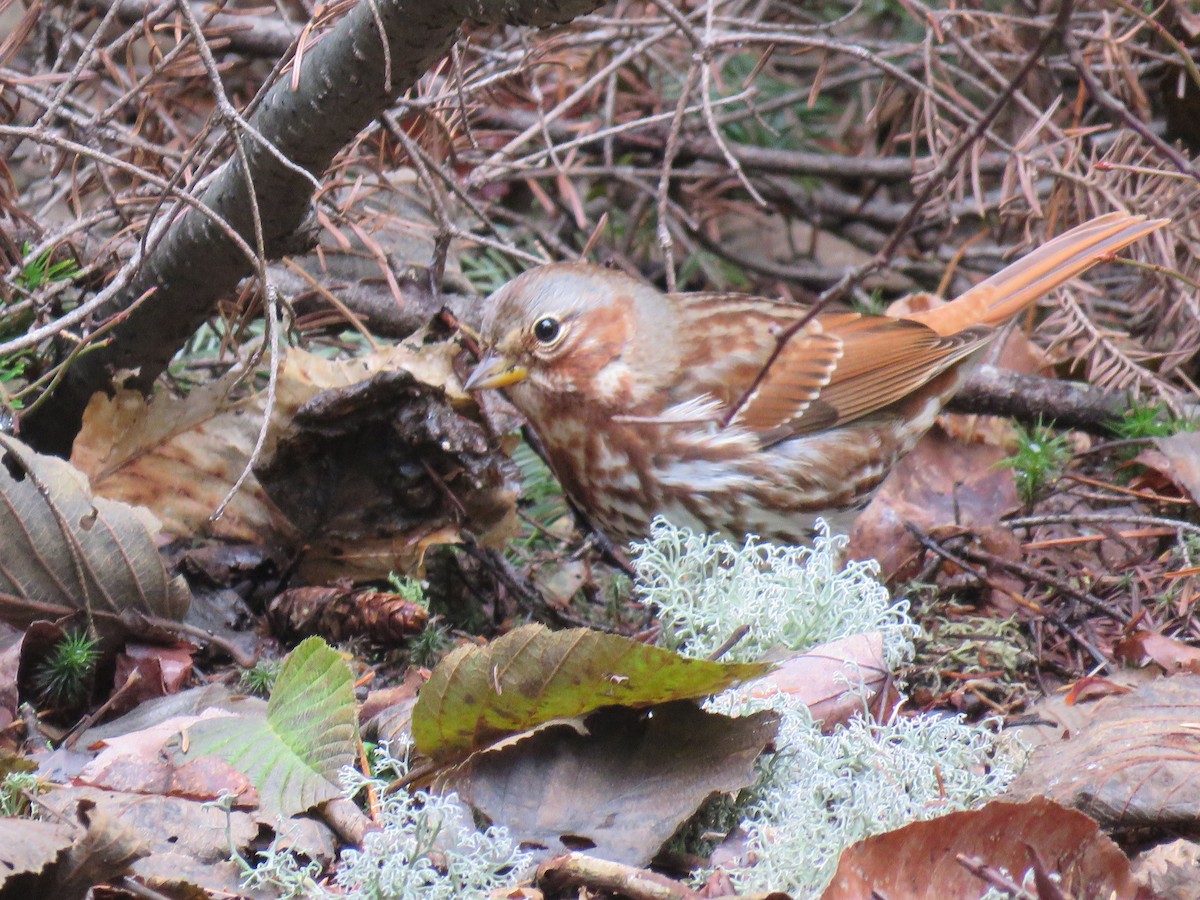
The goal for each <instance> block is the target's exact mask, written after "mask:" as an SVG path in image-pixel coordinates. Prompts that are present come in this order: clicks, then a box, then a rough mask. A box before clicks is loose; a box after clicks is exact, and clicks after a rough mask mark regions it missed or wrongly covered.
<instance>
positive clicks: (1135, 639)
mask: <svg viewBox="0 0 1200 900" xmlns="http://www.w3.org/2000/svg"><path fill="white" fill-rule="evenodd" d="M1113 656H1114V657H1115V658H1117V659H1119V660H1120V661H1121V662H1124V663H1126V664H1127V665H1132V666H1144V665H1146V664H1147V663H1150V662H1154V663H1156V664H1157V665H1159V666H1161V667H1162V670H1163V671H1164V672H1166V673H1167V674H1168V675H1175V674H1178V673H1179V672H1191V673H1192V674H1193V675H1200V647H1193V646H1192V645H1190V644H1185V643H1184V642H1183V641H1180V640H1178V639H1176V638H1173V637H1168V636H1167V635H1165V634H1155V633H1154V632H1151V631H1136V632H1134V633H1133V634H1131V635H1129V636H1128V637H1127V638H1124V639H1123V640H1121V641H1120V642H1119V643H1117V644H1116V645H1115V646H1114V647H1113Z"/></svg>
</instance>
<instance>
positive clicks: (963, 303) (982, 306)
mask: <svg viewBox="0 0 1200 900" xmlns="http://www.w3.org/2000/svg"><path fill="white" fill-rule="evenodd" d="M1169 221H1170V220H1169V219H1147V218H1146V217H1145V216H1131V215H1127V214H1126V213H1109V214H1108V215H1105V216H1100V217H1099V218H1095V219H1092V220H1091V221H1089V222H1084V223H1083V224H1082V225H1077V226H1076V227H1074V228H1072V229H1071V230H1070V231H1067V232H1064V233H1063V234H1060V235H1059V236H1058V237H1056V238H1054V239H1053V240H1050V241H1048V242H1046V243H1045V244H1043V245H1042V246H1040V247H1038V248H1037V249H1036V250H1034V251H1033V252H1032V253H1029V254H1028V255H1026V256H1023V257H1021V259H1019V260H1017V261H1016V262H1015V263H1013V264H1012V265H1011V266H1008V267H1006V268H1004V269H1001V270H1000V271H999V272H997V273H996V274H995V275H993V276H992V277H991V278H988V279H987V280H986V281H981V282H980V283H979V284H977V285H975V286H974V287H973V288H971V289H970V290H968V291H967V292H966V293H964V294H963V295H962V296H961V297H957V298H956V299H955V300H954V301H953V302H951V303H947V304H945V305H944V306H940V307H938V308H937V309H931V310H928V311H926V312H921V313H914V314H913V315H908V316H905V317H904V318H906V319H914V320H916V321H918V322H921V323H923V324H925V325H928V326H929V327H930V328H932V329H933V330H934V331H936V332H937V333H938V334H941V335H951V334H956V333H958V332H959V331H962V330H963V329H964V328H968V327H970V326H972V325H990V326H992V327H996V326H999V325H1002V324H1004V323H1005V322H1007V321H1008V320H1009V319H1011V318H1012V317H1013V316H1015V315H1016V314H1017V313H1019V312H1020V311H1021V310H1023V309H1024V308H1025V307H1026V306H1028V305H1029V304H1030V303H1032V302H1033V301H1034V300H1037V299H1038V298H1039V297H1041V296H1043V295H1045V294H1047V293H1049V292H1050V291H1052V290H1054V288H1056V287H1058V286H1059V285H1060V284H1062V283H1063V282H1065V281H1068V280H1069V279H1071V278H1074V277H1075V276H1076V275H1079V274H1081V273H1083V272H1086V271H1087V270H1088V269H1090V268H1091V267H1092V266H1094V265H1096V263H1099V262H1103V261H1104V260H1105V259H1107V258H1108V257H1110V256H1111V255H1112V254H1114V253H1116V252H1117V251H1118V250H1121V249H1122V248H1124V247H1127V246H1129V245H1130V244H1132V243H1133V242H1134V241H1136V240H1138V238H1141V237H1144V236H1145V235H1147V234H1149V233H1150V232H1152V231H1156V230H1157V229H1159V228H1162V227H1163V226H1164V225H1166V224H1167V223H1168V222H1169Z"/></svg>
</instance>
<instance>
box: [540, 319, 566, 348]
mask: <svg viewBox="0 0 1200 900" xmlns="http://www.w3.org/2000/svg"><path fill="white" fill-rule="evenodd" d="M561 327H562V326H560V325H559V323H558V319H551V318H549V317H547V318H545V319H539V320H538V322H537V324H536V325H534V326H533V336H534V337H535V338H537V339H538V341H539V342H540V343H542V344H552V343H553V342H554V339H555V338H556V337H558V332H559V330H560V329H561Z"/></svg>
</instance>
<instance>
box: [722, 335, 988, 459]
mask: <svg viewBox="0 0 1200 900" xmlns="http://www.w3.org/2000/svg"><path fill="white" fill-rule="evenodd" d="M992 333H993V330H992V329H990V328H969V329H966V330H964V331H962V332H959V333H958V334H955V335H950V336H947V337H943V336H941V335H939V334H937V333H936V332H935V331H933V330H932V329H931V328H929V327H927V326H925V325H922V324H920V323H919V322H912V321H908V320H905V319H890V318H886V317H881V316H860V315H856V314H852V313H851V314H835V315H832V316H818V317H816V318H814V319H813V320H812V321H811V322H809V323H808V324H807V325H806V326H805V327H804V328H803V329H802V330H801V331H800V332H799V333H797V334H796V335H794V336H792V337H791V338H790V339H788V340H787V341H786V342H785V343H784V345H783V346H782V347H781V348H780V349H779V352H778V354H777V355H776V356H775V358H774V359H773V360H771V361H770V362H769V364H767V365H766V366H765V367H764V368H763V369H761V370H760V372H759V374H758V375H757V377H756V380H755V381H753V382H751V383H750V384H748V385H746V387H745V390H744V393H743V397H742V399H741V401H740V402H739V403H737V406H736V409H735V411H734V413H733V415H732V416H731V417H730V418H729V423H730V424H731V425H736V426H739V427H741V428H746V429H749V430H750V431H753V432H755V433H757V434H760V435H763V437H764V439H765V440H767V441H770V440H775V439H778V438H780V437H785V436H797V435H804V434H809V433H811V432H814V431H819V430H821V429H824V428H833V427H836V426H838V425H842V424H845V423H847V422H852V421H854V420H855V419H859V418H861V417H863V416H865V415H868V414H870V413H872V412H875V411H876V410H879V409H883V408H884V407H886V406H890V405H891V404H893V403H895V402H897V401H899V400H902V399H904V398H905V397H907V396H908V395H909V394H911V393H912V392H913V391H916V390H917V389H918V388H920V387H921V386H922V385H924V384H926V383H927V382H928V381H930V380H931V379H933V378H934V377H936V376H937V375H939V374H940V373H942V372H944V371H945V370H946V369H947V368H949V367H950V366H952V365H954V364H955V363H956V362H958V361H959V360H961V359H963V357H965V356H967V355H969V354H970V353H971V352H973V351H974V350H975V349H976V348H977V347H979V346H980V345H981V344H983V343H984V342H985V341H986V340H987V339H988V338H989V337H990V336H991V334H992Z"/></svg>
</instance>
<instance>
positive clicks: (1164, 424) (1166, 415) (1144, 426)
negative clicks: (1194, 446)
mask: <svg viewBox="0 0 1200 900" xmlns="http://www.w3.org/2000/svg"><path fill="white" fill-rule="evenodd" d="M1109 428H1110V429H1111V430H1112V432H1113V434H1115V435H1116V436H1117V437H1118V438H1122V439H1124V440H1131V441H1132V440H1141V439H1144V438H1155V437H1170V436H1171V435H1173V434H1178V433H1179V432H1181V431H1193V430H1195V428H1196V423H1195V422H1194V421H1192V420H1191V419H1183V418H1180V417H1179V416H1176V415H1175V414H1174V413H1172V412H1171V411H1170V410H1169V409H1167V407H1166V406H1164V405H1162V404H1161V403H1139V404H1135V405H1134V406H1131V407H1130V408H1129V409H1127V410H1125V414H1124V415H1123V416H1122V417H1121V418H1120V419H1118V420H1117V421H1115V422H1113V423H1112V424H1111V425H1109Z"/></svg>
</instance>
